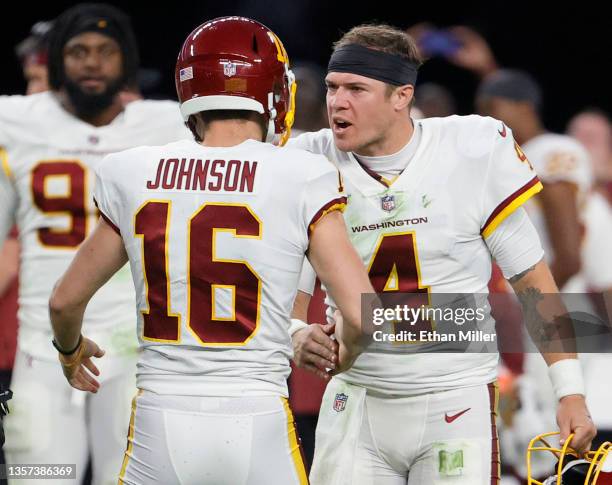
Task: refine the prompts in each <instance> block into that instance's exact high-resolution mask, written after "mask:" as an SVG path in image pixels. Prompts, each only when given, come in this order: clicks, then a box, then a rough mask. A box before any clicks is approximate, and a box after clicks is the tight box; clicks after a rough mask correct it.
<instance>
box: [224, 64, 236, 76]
mask: <svg viewBox="0 0 612 485" xmlns="http://www.w3.org/2000/svg"><path fill="white" fill-rule="evenodd" d="M223 74H225V75H226V76H227V77H232V76H235V75H236V64H234V63H233V62H232V61H228V62H224V63H223Z"/></svg>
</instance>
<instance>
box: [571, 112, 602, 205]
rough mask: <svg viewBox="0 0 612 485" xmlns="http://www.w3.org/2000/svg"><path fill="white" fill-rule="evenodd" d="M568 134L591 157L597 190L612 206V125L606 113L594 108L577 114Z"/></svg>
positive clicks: (572, 120)
mask: <svg viewBox="0 0 612 485" xmlns="http://www.w3.org/2000/svg"><path fill="white" fill-rule="evenodd" d="M567 134H568V135H570V136H572V137H574V138H575V139H576V140H578V141H579V142H580V143H582V145H583V146H584V147H585V148H586V149H587V150H588V152H589V154H590V155H591V163H592V166H593V174H594V176H595V189H596V190H598V191H600V192H602V193H603V194H604V195H605V196H606V198H607V199H608V201H609V202H610V204H612V124H611V123H610V117H609V116H608V114H607V113H605V112H604V111H602V110H600V109H597V108H592V109H587V110H584V111H581V112H580V113H578V114H576V115H575V116H574V117H573V118H572V119H571V120H570V121H569V123H568V126H567Z"/></svg>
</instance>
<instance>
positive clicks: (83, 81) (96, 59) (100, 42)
mask: <svg viewBox="0 0 612 485" xmlns="http://www.w3.org/2000/svg"><path fill="white" fill-rule="evenodd" d="M122 62H123V59H122V54H121V47H120V46H119V44H118V43H117V41H115V40H114V39H112V38H111V37H108V36H106V35H103V34H99V33H97V32H85V33H83V34H79V35H76V36H74V37H73V38H72V39H70V40H69V41H68V42H67V43H66V45H65V46H64V69H65V74H66V78H67V79H68V81H69V82H72V83H73V84H76V85H77V86H78V87H79V89H80V90H81V91H82V92H83V94H89V95H99V94H102V93H104V92H106V91H108V89H109V87H110V86H112V85H113V84H116V83H117V81H118V80H119V79H120V78H121V76H122Z"/></svg>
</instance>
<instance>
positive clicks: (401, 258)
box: [368, 231, 433, 331]
mask: <svg viewBox="0 0 612 485" xmlns="http://www.w3.org/2000/svg"><path fill="white" fill-rule="evenodd" d="M368 275H369V276H370V282H371V283H372V287H373V288H374V290H375V291H376V292H377V293H382V292H384V293H387V292H398V293H400V294H398V298H397V300H396V299H395V298H394V297H390V296H387V297H386V303H387V304H388V306H389V307H394V306H395V304H399V305H408V306H410V307H415V308H417V307H419V306H421V305H424V306H427V305H428V304H429V303H430V302H429V286H423V285H421V270H420V267H419V258H418V253H417V246H416V236H415V233H414V232H413V231H409V232H400V233H395V234H383V235H382V236H381V237H380V239H379V240H378V244H377V246H376V249H375V250H374V255H373V256H372V260H371V261H370V265H369V266H368ZM404 327H406V328H404ZM432 328H433V327H432V322H431V321H429V320H427V321H423V320H418V321H416V322H414V325H409V324H404V323H401V324H400V323H398V324H396V325H395V329H396V331H397V330H413V331H414V330H431V329H432Z"/></svg>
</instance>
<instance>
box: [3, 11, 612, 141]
mask: <svg viewBox="0 0 612 485" xmlns="http://www.w3.org/2000/svg"><path fill="white" fill-rule="evenodd" d="M74 3H75V2H66V1H55V2H45V3H42V4H37V5H36V7H35V8H33V7H32V5H31V4H28V3H23V4H18V5H13V6H12V7H11V12H12V13H11V14H10V16H9V17H5V19H4V22H3V25H2V42H1V45H0V58H1V59H2V76H1V77H0V93H2V94H16V93H21V92H22V91H23V89H24V83H23V80H22V77H21V72H20V66H19V63H18V61H17V59H16V57H15V55H14V53H13V48H14V45H15V44H16V43H17V42H18V41H20V40H21V39H23V38H25V37H26V36H27V35H28V33H29V29H30V27H31V26H32V24H33V23H34V22H36V21H39V20H47V19H51V18H53V17H55V16H56V15H57V14H58V13H59V12H61V11H63V10H64V9H65V8H67V7H69V6H70V5H73V4H74ZM109 3H112V4H116V5H118V6H119V7H121V8H122V9H124V10H125V11H126V12H128V13H129V14H130V15H131V17H132V22H133V24H134V27H135V30H136V34H137V36H138V39H139V42H140V52H141V57H142V65H143V66H144V67H147V68H154V69H157V70H159V71H160V72H161V74H162V80H161V83H160V85H159V87H158V88H157V89H156V94H162V95H165V96H167V97H172V98H173V97H174V85H173V79H172V75H173V70H174V63H175V59H176V54H177V53H178V50H179V48H180V45H181V42H182V41H183V39H184V38H185V37H186V36H187V34H188V33H189V32H190V31H191V30H192V29H193V28H194V27H196V26H197V25H198V24H199V23H201V22H203V21H205V20H208V19H211V18H214V17H218V16H223V15H234V14H239V15H245V16H248V17H252V18H255V19H257V20H259V21H261V22H263V23H265V24H266V25H267V26H268V27H270V28H271V29H272V30H274V31H275V32H276V33H277V34H278V35H279V37H280V38H281V39H282V40H283V42H284V43H285V46H286V48H287V51H288V52H289V56H290V59H291V61H292V62H294V61H297V60H306V61H313V62H316V63H318V64H320V65H321V66H325V65H326V62H327V59H328V57H329V54H330V52H331V44H332V42H333V41H334V40H336V39H338V38H339V36H340V33H341V32H343V31H346V30H348V29H349V28H350V27H351V26H353V25H356V24H358V23H361V22H367V21H373V20H378V21H384V22H388V23H391V24H393V25H396V26H398V27H408V26H410V25H413V24H415V23H418V22H423V21H428V22H431V23H433V24H436V25H439V26H441V27H444V26H450V25H457V24H464V25H469V26H472V27H474V28H475V29H476V30H478V31H479V32H480V33H482V34H483V35H484V37H485V38H486V39H487V40H488V41H489V43H490V45H491V46H492V48H493V50H494V53H495V55H496V57H497V59H498V61H499V63H500V64H501V65H502V66H507V67H517V68H522V69H526V70H528V71H529V72H531V73H532V74H533V75H534V76H535V77H536V79H537V80H538V81H539V82H540V83H541V84H542V86H543V88H544V93H545V99H544V112H543V114H544V120H545V122H546V124H547V127H548V128H549V129H552V130H554V131H563V130H564V129H565V124H566V122H567V120H568V119H569V118H570V117H571V116H572V115H573V114H575V113H576V112H577V111H579V110H581V109H583V108H584V107H588V106H597V107H600V108H603V109H604V110H606V111H608V112H609V111H610V108H611V107H612V95H611V90H610V82H609V76H608V75H607V74H606V72H607V68H608V67H609V64H610V50H611V49H610V48H611V47H612V41H611V40H610V37H609V35H608V34H609V30H610V26H611V25H610V22H609V17H607V16H606V15H605V14H604V13H603V10H602V9H603V3H599V2H598V3H596V2H567V3H563V2H538V1H531V2H512V1H508V0H491V1H488V2H441V1H427V2H418V3H417V2H405V1H404V2H402V1H383V0H378V1H375V2H340V1H336V2H331V1H325V0H285V1H281V0H226V1H223V2H217V1H214V2H213V1H210V0H208V1H207V0H202V1H200V2H186V1H174V2H170V3H164V2H161V3H159V4H157V3H153V2H109ZM4 8H5V9H6V8H7V7H6V6H5V7H4ZM424 81H435V82H438V83H440V84H442V85H444V86H446V87H448V88H449V89H451V91H452V92H453V94H454V95H455V97H456V99H457V104H458V110H459V113H460V114H467V113H469V112H471V111H472V99H473V92H474V89H475V87H476V85H477V79H476V78H475V77H474V76H473V75H472V74H471V73H469V72H467V71H465V70H462V69H460V68H457V67H454V66H453V65H451V64H449V63H448V62H446V61H445V60H443V59H438V58H434V59H432V60H430V61H429V62H427V63H426V64H425V66H424V67H423V68H422V70H421V74H420V78H419V83H420V82H424ZM298 109H299V105H298Z"/></svg>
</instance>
